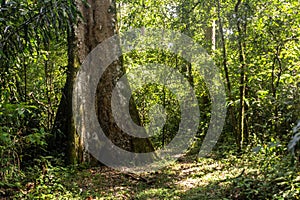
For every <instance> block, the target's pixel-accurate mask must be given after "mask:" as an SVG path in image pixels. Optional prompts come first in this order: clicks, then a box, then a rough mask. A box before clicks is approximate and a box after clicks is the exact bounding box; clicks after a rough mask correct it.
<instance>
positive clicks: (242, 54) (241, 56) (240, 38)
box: [235, 0, 246, 150]
mask: <svg viewBox="0 0 300 200" xmlns="http://www.w3.org/2000/svg"><path fill="white" fill-rule="evenodd" d="M241 3H242V0H238V1H237V3H236V5H235V13H236V16H237V30H238V49H239V62H240V86H239V91H240V108H239V135H238V141H239V143H240V145H239V146H238V150H241V149H242V147H243V143H244V141H245V134H246V133H245V109H246V105H245V98H246V97H245V94H246V73H245V72H246V58H245V46H246V45H245V42H244V38H243V37H245V34H244V33H245V31H246V25H245V24H244V26H243V24H242V23H241V19H240V17H239V16H240V15H239V12H240V10H239V8H240V6H241ZM245 23H246V22H245ZM243 28H244V30H243Z"/></svg>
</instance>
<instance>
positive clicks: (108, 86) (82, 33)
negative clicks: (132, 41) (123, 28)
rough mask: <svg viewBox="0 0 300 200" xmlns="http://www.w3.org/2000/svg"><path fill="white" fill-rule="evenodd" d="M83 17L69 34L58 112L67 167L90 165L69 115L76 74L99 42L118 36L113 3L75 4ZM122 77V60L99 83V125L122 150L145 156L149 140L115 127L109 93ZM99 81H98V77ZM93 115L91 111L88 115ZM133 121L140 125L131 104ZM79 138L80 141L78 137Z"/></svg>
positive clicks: (110, 67) (97, 107)
mask: <svg viewBox="0 0 300 200" xmlns="http://www.w3.org/2000/svg"><path fill="white" fill-rule="evenodd" d="M75 2H76V5H77V8H78V10H79V12H80V13H81V14H82V17H81V18H80V19H78V21H77V24H76V25H74V26H73V30H72V32H70V33H69V37H68V43H69V51H68V55H69V63H68V71H67V81H66V84H65V88H64V91H63V93H64V95H63V97H62V100H61V105H60V107H59V110H58V112H57V120H56V127H55V129H56V130H58V129H59V130H60V131H62V132H64V133H65V134H66V138H67V144H66V145H67V157H68V158H69V162H70V163H78V162H90V161H92V160H93V159H92V157H91V156H90V154H89V153H88V152H87V149H85V146H84V143H85V142H86V141H85V139H86V135H85V133H76V128H75V124H74V119H73V114H74V113H73V111H72V91H73V85H74V82H75V78H76V74H77V71H78V70H79V67H80V66H81V64H82V63H83V61H84V59H85V57H86V56H87V55H88V54H89V53H90V52H91V51H92V50H93V49H94V48H95V47H96V46H97V45H98V44H100V43H101V42H103V41H104V40H106V39H108V38H110V37H112V36H113V35H115V34H116V33H117V26H116V25H117V24H116V6H115V1H114V0H113V1H109V0H101V1H92V0H89V1H87V2H84V1H81V0H76V1H75ZM123 74H124V69H123V66H122V61H121V58H119V59H118V60H115V61H114V62H113V63H112V64H111V65H110V66H109V67H108V68H107V69H106V71H105V72H104V74H103V76H102V77H101V79H100V82H99V84H98V88H97V94H96V108H95V111H96V113H97V115H98V121H99V123H100V125H101V127H102V129H103V130H104V132H105V134H106V135H107V136H108V137H109V139H110V140H111V141H112V142H113V143H114V144H115V145H117V146H119V147H121V148H122V149H125V150H128V151H132V152H148V151H152V150H153V147H152V145H151V143H150V142H149V140H148V139H140V138H135V137H132V136H130V135H128V134H126V133H124V132H123V131H122V130H121V129H120V128H119V127H118V126H117V124H116V122H115V120H114V118H113V115H112V111H111V105H110V102H111V96H112V95H111V93H112V90H113V88H114V86H115V84H116V81H117V80H118V79H119V78H120V77H121V76H122V75H123ZM99 78H100V77H99ZM91 112H93V111H91ZM130 113H131V116H132V118H133V121H135V122H136V123H139V119H138V113H137V111H136V109H135V106H134V103H133V102H131V104H130ZM80 135H81V137H80Z"/></svg>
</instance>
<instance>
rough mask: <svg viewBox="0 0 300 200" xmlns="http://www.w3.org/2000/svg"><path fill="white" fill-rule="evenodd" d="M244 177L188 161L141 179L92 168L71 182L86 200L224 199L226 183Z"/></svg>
mask: <svg viewBox="0 0 300 200" xmlns="http://www.w3.org/2000/svg"><path fill="white" fill-rule="evenodd" d="M243 173H244V172H243V169H242V168H240V167H239V166H236V165H234V163H232V165H231V166H230V165H228V163H226V162H225V160H223V161H221V160H214V159H208V158H206V159H202V160H200V161H195V159H193V158H191V157H189V158H186V159H184V160H181V161H178V162H176V163H174V164H172V165H171V166H168V167H165V168H163V169H162V170H160V171H157V172H153V173H145V174H140V175H136V174H128V173H121V172H119V171H115V170H112V169H110V168H108V167H97V168H91V169H87V170H83V171H81V172H78V176H76V177H80V179H77V180H74V181H76V183H77V185H78V186H79V187H80V188H81V189H80V191H81V192H82V193H85V195H84V196H87V198H89V199H189V200H191V199H197V200H199V199H225V197H226V196H230V194H229V193H228V189H229V188H230V187H229V185H228V184H227V183H226V180H227V179H230V178H236V177H237V176H240V175H242V174H243ZM226 193H227V194H226Z"/></svg>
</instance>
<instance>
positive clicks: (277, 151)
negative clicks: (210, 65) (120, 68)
mask: <svg viewBox="0 0 300 200" xmlns="http://www.w3.org/2000/svg"><path fill="white" fill-rule="evenodd" d="M85 3H86V6H88V1H87V2H85ZM75 4H76V2H75V1H71V0H47V1H42V0H28V1H25V0H19V1H12V0H2V1H1V7H0V11H1V12H0V31H1V32H0V33H1V34H0V59H1V68H0V73H1V75H0V155H1V160H0V197H3V198H16V199H19V198H26V199H33V198H36V199H38V198H43V199H54V198H58V199H70V198H77V199H82V198H87V199H91V198H96V197H97V198H99V199H101V198H103V199H114V198H116V199H132V198H133V199H179V198H183V199H299V196H300V170H299V169H300V168H299V165H300V163H299V162H300V160H299V156H300V153H299V151H300V148H299V146H300V142H299V140H300V43H299V40H300V13H299V12H300V10H299V7H300V4H299V1H298V0H285V1H282V0H275V1H258V0H234V1H233V0H229V1H221V0H213V1H192V0H191V1H184V0H176V1H170V0H166V1H160V0H159V1H151V0H143V1H127V0H119V1H117V2H116V5H117V14H118V15H117V16H118V18H117V23H118V26H117V27H118V29H119V31H120V32H121V33H122V32H124V31H127V30H130V29H132V28H139V29H141V32H143V31H145V30H147V29H148V28H161V29H170V30H175V31H179V32H182V33H184V34H186V35H188V36H189V37H191V38H193V40H195V41H196V42H197V43H199V44H200V45H201V46H203V47H204V48H205V49H206V51H207V52H208V53H209V54H210V55H211V57H212V58H213V60H214V62H215V64H216V66H217V67H218V69H219V70H220V72H221V76H222V78H223V82H224V85H225V88H226V98H227V99H226V106H227V116H226V123H225V126H224V128H223V132H222V135H221V138H220V139H219V141H218V144H217V145H216V147H215V148H214V150H213V152H211V153H210V155H208V156H207V158H197V153H198V151H199V149H200V146H201V143H202V141H203V138H204V136H205V134H206V131H207V129H208V124H209V120H210V115H211V113H210V112H211V111H210V105H211V99H210V98H211V97H210V95H209V92H208V90H207V88H206V86H205V82H204V80H203V78H202V77H201V76H200V75H199V74H197V72H196V70H195V69H194V68H193V67H194V66H192V65H191V64H190V63H188V62H187V61H186V60H184V59H183V58H181V57H179V56H178V55H174V54H172V53H170V52H167V51H162V50H155V49H153V50H148V51H144V52H137V51H131V52H130V53H127V54H125V55H123V58H122V61H123V62H122V63H123V65H124V67H125V68H126V70H132V69H135V68H138V67H139V66H140V65H143V64H146V63H154V64H162V66H169V67H172V68H173V69H176V70H178V71H179V72H180V73H181V74H182V75H183V76H184V77H186V79H187V80H188V81H189V83H190V84H191V85H192V86H194V89H195V93H196V96H197V99H198V103H199V109H200V112H201V113H200V116H199V117H200V124H199V128H198V132H197V134H196V137H195V138H194V143H193V145H192V146H191V147H190V149H189V151H188V152H187V155H186V156H185V157H183V158H180V159H179V160H178V161H177V162H176V163H174V164H173V165H171V166H168V167H165V168H163V169H161V170H159V171H158V172H153V173H144V174H140V175H135V174H130V173H120V172H117V171H115V170H112V169H109V168H107V167H104V166H101V167H99V166H97V167H95V166H90V164H89V163H77V164H73V165H69V164H68V163H67V162H66V161H67V158H66V149H67V148H68V146H67V145H66V142H65V140H66V138H67V137H66V133H64V130H59V129H58V127H57V126H56V121H57V120H58V118H59V116H57V115H56V113H57V112H58V110H59V108H58V107H59V103H60V99H61V98H62V94H63V92H62V91H63V90H64V86H65V84H66V82H67V80H66V77H67V75H68V60H69V59H70V58H69V57H68V55H69V54H68V50H69V49H70V37H71V35H72V31H74V30H73V28H74V27H73V26H74V23H76V20H78V18H81V17H83V16H82V15H81V14H80V13H79V12H78V11H77V9H76V5H75ZM133 97H134V99H135V103H136V107H137V110H138V112H139V117H140V120H141V124H142V125H144V126H147V125H149V123H150V122H151V121H152V120H153V119H152V118H151V115H150V114H149V110H150V109H151V108H152V106H153V105H156V104H159V105H162V106H163V107H164V108H165V110H166V116H167V117H166V119H165V120H166V124H165V125H164V126H163V128H162V129H158V130H157V131H156V132H155V135H154V137H151V142H152V144H153V147H154V148H155V149H159V148H162V147H164V146H165V145H166V144H168V143H169V142H170V141H171V140H172V138H173V137H174V136H175V135H176V133H177V131H178V124H179V122H180V110H179V104H178V102H177V100H176V96H175V95H174V94H172V92H171V91H170V90H169V89H168V88H167V87H165V86H162V85H158V84H149V85H145V86H144V87H143V88H141V89H140V90H138V91H134V96H133Z"/></svg>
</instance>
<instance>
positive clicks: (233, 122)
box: [217, 0, 239, 146]
mask: <svg viewBox="0 0 300 200" xmlns="http://www.w3.org/2000/svg"><path fill="white" fill-rule="evenodd" d="M217 9H218V10H217V13H218V24H219V30H220V36H221V46H222V65H223V70H224V72H225V79H226V85H227V91H228V98H229V102H233V101H234V99H233V97H232V89H231V82H230V78H229V69H228V65H227V49H226V41H225V36H224V31H223V21H222V17H221V2H220V0H218V2H217ZM228 112H229V118H230V121H231V126H232V131H233V135H234V137H235V142H236V144H237V146H239V140H238V130H237V122H236V117H235V114H234V107H233V104H232V103H230V104H229V106H228Z"/></svg>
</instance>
